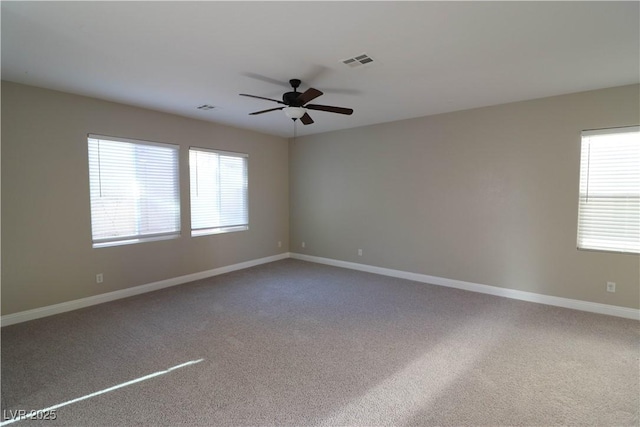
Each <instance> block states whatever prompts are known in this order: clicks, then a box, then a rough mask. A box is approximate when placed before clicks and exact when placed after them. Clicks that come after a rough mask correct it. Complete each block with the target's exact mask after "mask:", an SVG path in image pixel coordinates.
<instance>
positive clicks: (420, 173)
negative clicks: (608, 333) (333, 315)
mask: <svg viewBox="0 0 640 427" xmlns="http://www.w3.org/2000/svg"><path fill="white" fill-rule="evenodd" d="M639 92H640V86H637V85H633V86H625V87H618V88H612V89H605V90H598V91H591V92H584V93H578V94H572V95H565V96H557V97H552V98H545V99H538V100H532V101H527V102H519V103H513V104H508V105H500V106H495V107H487V108H480V109H474V110H468V111H461V112H455V113H449V114H442V115H436V116H430V117H423V118H418V119H412V120H405V121H399V122H392V123H386V124H381V125H375V126H368V127H363V128H357V129H351V130H344V131H337V132H330V133H325V134H321V135H314V136H308V137H303V138H298V139H297V140H296V141H294V142H291V143H290V162H291V166H290V173H291V176H290V186H291V193H290V206H291V242H290V245H291V251H292V252H298V253H304V254H309V255H315V256H321V257H327V258H334V259H338V260H344V261H351V262H358V263H364V264H370V265H375V266H380V267H386V268H392V269H398V270H403V271H409V272H415V273H421V274H428V275H433V276H440V277H445V278H450V279H457V280H464V281H469V282H474V283H480V284H485V285H493V286H499V287H505V288H511V289H517V290H523V291H530V292H535V293H540V294H545V295H552V296H559V297H566V298H572V299H579V300H585V301H592V302H598V303H604V304H613V305H618V306H624V307H632V308H638V307H640V283H639V282H640V257H638V256H635V255H622V254H612V253H602V252H588V251H578V250H577V249H576V224H577V203H578V173H579V154H580V131H581V130H583V129H593V128H606V127H615V126H627V125H637V124H638V122H639V121H640V117H639V116H640V110H639V106H638V103H639V99H640V96H639V95H640V93H639ZM356 114H357V112H356ZM302 241H304V242H306V248H305V249H303V248H301V242H302ZM358 248H362V249H363V256H362V257H359V256H357V249H358ZM606 281H615V282H617V292H616V293H615V294H611V293H607V292H605V282H606Z"/></svg>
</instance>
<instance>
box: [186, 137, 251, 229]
mask: <svg viewBox="0 0 640 427" xmlns="http://www.w3.org/2000/svg"><path fill="white" fill-rule="evenodd" d="M247 161H248V155H247V154H242V153H229V152H225V151H214V150H206V149H202V148H191V149H190V150H189V170H190V173H189V175H190V187H191V235H192V236H202V235H205V234H214V233H226V232H230V231H241V230H247V229H248V228H249V209H248V197H247V187H248V176H247V175H248V172H247V169H248V167H247Z"/></svg>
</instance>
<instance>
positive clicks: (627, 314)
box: [290, 253, 640, 320]
mask: <svg viewBox="0 0 640 427" xmlns="http://www.w3.org/2000/svg"><path fill="white" fill-rule="evenodd" d="M290 255H291V258H295V259H299V260H303V261H310V262H316V263H319V264H327V265H332V266H335V267H343V268H349V269H352V270H359V271H366V272H368V273H375V274H381V275H383V276H391V277H398V278H400V279H407V280H413V281H415V282H422V283H429V284H431V285H438V286H447V287H449V288H456V289H463V290H465V291H472V292H479V293H482V294H489V295H495V296H499V297H504V298H511V299H517V300H522V301H529V302H535V303H539V304H546V305H553V306H557V307H564V308H570V309H573V310H580V311H589V312H591V313H599V314H607V315H609V316H616V317H624V318H626V319H634V320H640V310H637V309H634V308H627V307H620V306H617V305H609V304H600V303H595V302H589V301H581V300H576V299H569V298H561V297H554V296H550V295H543V294H536V293H533V292H525V291H518V290H515V289H508V288H500V287H497V286H488V285H481V284H478V283H471V282H464V281H462V280H453V279H446V278H444V277H437V276H428V275H426V274H417V273H410V272H407V271H402V270H393V269H390V268H382V267H375V266H372V265H366V264H358V263H355V262H348V261H340V260H336V259H331V258H322V257H317V256H311V255H304V254H299V253H291V254H290Z"/></svg>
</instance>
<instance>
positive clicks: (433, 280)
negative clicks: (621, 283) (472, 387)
mask: <svg viewBox="0 0 640 427" xmlns="http://www.w3.org/2000/svg"><path fill="white" fill-rule="evenodd" d="M286 258H294V259H299V260H303V261H310V262H315V263H318V264H326V265H332V266H335V267H342V268H348V269H351V270H359V271H365V272H368V273H374V274H380V275H383V276H391V277H397V278H400V279H407V280H413V281H415V282H422V283H428V284H431V285H438V286H446V287H450V288H456V289H463V290H466V291H472V292H479V293H483V294H489V295H495V296H499V297H504V298H511V299H517V300H522V301H529V302H535V303H539V304H546V305H553V306H557V307H564V308H570V309H574V310H581V311H588V312H591V313H599V314H606V315H609V316H616V317H624V318H627V319H634V320H640V310H637V309H633V308H627V307H619V306H616V305H608V304H599V303H595V302H589V301H581V300H575V299H569V298H561V297H554V296H549V295H542V294H536V293H533V292H525V291H518V290H515V289H508V288H500V287H497V286H488V285H481V284H478V283H472V282H464V281H462V280H454V279H447V278H444V277H437V276H429V275H426V274H418V273H410V272H407V271H402V270H393V269H390V268H383V267H375V266H372V265H366V264H358V263H355V262H348V261H340V260H336V259H331V258H322V257H317V256H311V255H304V254H298V253H290V252H285V253H281V254H278V255H274V256H269V257H265V258H259V259H254V260H251V261H245V262H241V263H238V264H232V265H227V266H224V267H219V268H214V269H213V270H207V271H201V272H199V273H193V274H187V275H185V276H180V277H174V278H171V279H166V280H160V281H158V282H153V283H147V284H145V285H140V286H135V287H132V288H127V289H121V290H118V291H113V292H108V293H105V294H100V295H94V296H90V297H87V298H81V299H77V300H73V301H67V302H63V303H60V304H54V305H49V306H46V307H40V308H35V309H33V310H26V311H21V312H18V313H13V314H7V315H4V316H0V325H1V326H9V325H14V324H16V323H21V322H26V321H28V320H34V319H39V318H41V317H47V316H52V315H54V314H60V313H65V312H67V311H72V310H77V309H79V308H84V307H89V306H92V305H96V304H102V303H104V302H109V301H115V300H118V299H122V298H127V297H131V296H134V295H139V294H143V293H146V292H153V291H157V290H159V289H164V288H168V287H170V286H176V285H181V284H183V283H188V282H193V281H195V280H200V279H206V278H207V277H213V276H218V275H220V274H224V273H229V272H232V271H237V270H243V269H245V268H249V267H254V266H256V265H260V264H266V263H269V262H273V261H279V260H282V259H286Z"/></svg>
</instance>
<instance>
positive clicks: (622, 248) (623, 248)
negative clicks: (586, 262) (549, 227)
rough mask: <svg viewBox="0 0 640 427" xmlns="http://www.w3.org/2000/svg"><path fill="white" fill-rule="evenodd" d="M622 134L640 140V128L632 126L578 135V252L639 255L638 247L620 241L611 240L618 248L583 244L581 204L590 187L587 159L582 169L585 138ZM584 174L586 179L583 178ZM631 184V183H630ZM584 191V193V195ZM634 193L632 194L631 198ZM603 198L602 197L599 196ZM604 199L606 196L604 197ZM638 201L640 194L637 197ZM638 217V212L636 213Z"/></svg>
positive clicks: (586, 237) (639, 141)
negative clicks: (636, 136) (629, 246)
mask: <svg viewBox="0 0 640 427" xmlns="http://www.w3.org/2000/svg"><path fill="white" fill-rule="evenodd" d="M622 133H636V134H638V138H639V139H640V126H638V125H632V126H620V127H612V128H602V129H588V130H583V131H582V132H581V134H580V160H579V176H578V187H579V189H578V214H577V227H576V248H577V249H578V250H579V251H591V252H604V253H618V254H626V255H640V245H638V246H637V248H628V247H627V246H628V245H625V244H624V242H622V241H621V240H618V241H616V240H612V241H613V242H614V243H617V244H618V247H604V245H603V244H600V245H598V244H595V243H588V244H587V243H585V240H587V239H589V235H585V233H584V228H585V227H584V226H583V225H582V223H583V221H584V220H585V218H584V214H583V211H584V210H586V208H585V207H583V206H584V204H585V203H587V202H586V201H585V202H583V198H586V199H588V198H589V191H588V187H589V185H590V180H589V174H590V161H591V160H590V159H589V158H588V159H587V170H586V172H585V171H584V170H583V167H584V163H585V160H584V156H585V152H584V150H585V144H590V143H591V141H589V140H588V139H587V138H589V137H591V136H599V135H615V134H622ZM637 144H638V149H639V150H640V140H638V141H637ZM587 155H588V156H590V155H591V153H590V151H589V152H588V153H587ZM585 174H586V178H585ZM585 179H586V190H585V189H584V188H583V186H584V185H585ZM631 182H633V181H631ZM585 191H586V193H585ZM605 194H607V195H609V194H611V195H609V197H610V198H611V197H612V196H613V194H614V193H605ZM634 194H635V193H632V197H633V195H634ZM600 197H603V196H600ZM605 197H606V196H605ZM638 198H639V201H640V193H639V195H638ZM632 212H633V211H632ZM638 213H639V215H640V212H638ZM591 236H592V237H591V239H592V240H595V239H596V238H597V237H595V236H597V235H594V234H592V235H591Z"/></svg>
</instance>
